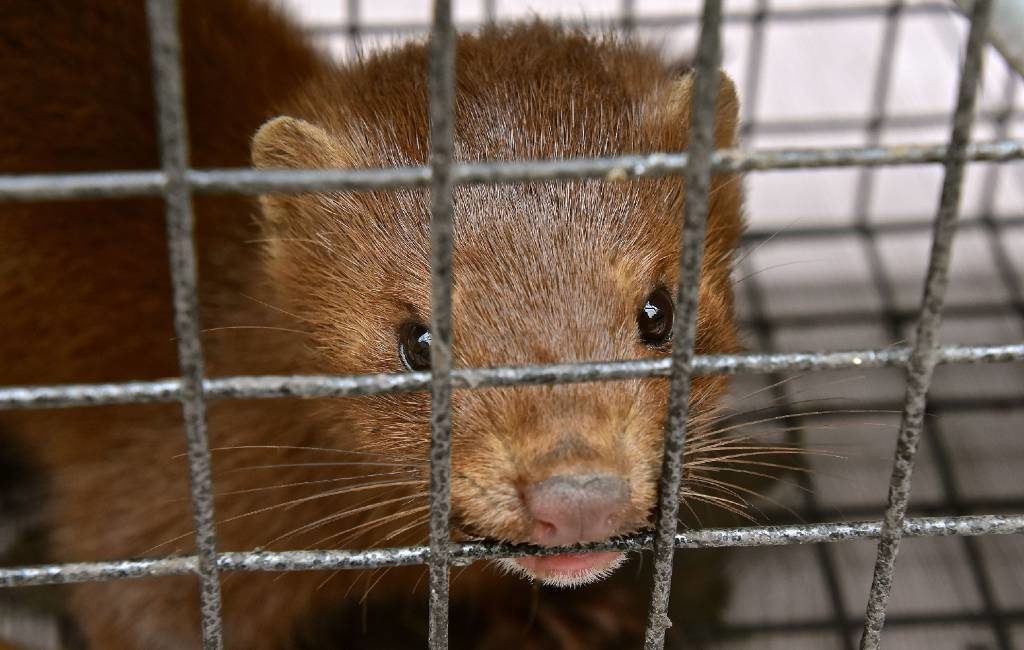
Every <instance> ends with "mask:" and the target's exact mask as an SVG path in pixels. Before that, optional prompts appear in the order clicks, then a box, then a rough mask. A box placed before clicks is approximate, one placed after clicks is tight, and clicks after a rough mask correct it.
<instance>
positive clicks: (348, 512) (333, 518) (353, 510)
mask: <svg viewBox="0 0 1024 650" xmlns="http://www.w3.org/2000/svg"><path fill="white" fill-rule="evenodd" d="M420 483H421V484H422V481H421V482H420ZM422 496H423V495H422V494H414V495H412V496H409V495H407V494H406V495H402V496H400V497H395V498H393V499H385V500H384V501H376V500H373V499H370V500H373V501H374V502H373V503H370V504H368V505H360V506H359V507H356V508H350V509H348V510H343V511H342V512H336V513H334V514H331V515H327V516H325V517H321V518H320V519H317V520H316V521H312V522H310V523H308V524H303V525H302V526H299V527H298V528H295V529H294V530H292V531H290V532H288V533H285V534H283V535H279V536H278V537H275V538H274V539H272V540H270V541H269V542H267V546H269V545H271V544H276V543H277V542H280V541H281V540H284V539H287V538H289V537H292V536H294V535H299V534H301V533H305V532H307V531H310V530H314V529H316V528H319V527H320V526H323V525H325V524H329V523H331V522H333V521H338V520H339V519H344V518H345V517H351V516H352V515H356V514H359V513H360V512H366V511H368V510H373V509H375V508H379V507H380V506H385V505H388V504H391V503H398V502H399V501H403V502H405V503H408V502H409V501H412V500H413V499H415V498H417V497H422ZM363 503H365V502H363Z"/></svg>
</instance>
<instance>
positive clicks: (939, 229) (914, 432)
mask: <svg viewBox="0 0 1024 650" xmlns="http://www.w3.org/2000/svg"><path fill="white" fill-rule="evenodd" d="M991 9H992V2H991V0H975V3H974V5H973V6H972V8H971V17H970V21H971V29H970V34H969V35H968V39H967V52H966V55H965V56H964V65H963V72H962V74H961V78H960V89H959V93H958V98H957V105H956V113H955V115H954V118H953V131H952V135H951V136H950V142H949V150H948V152H947V156H946V162H945V168H946V173H945V177H944V179H943V183H942V193H941V195H940V199H939V210H938V214H937V215H936V218H935V230H934V235H933V239H932V250H931V255H930V258H929V263H928V274H927V277H926V280H925V288H924V296H923V298H922V301H921V315H920V319H919V321H918V325H917V338H916V340H915V341H914V347H913V350H912V352H911V357H910V361H909V362H908V364H907V390H906V396H905V400H904V410H903V417H902V420H901V422H900V430H899V435H898V437H897V441H896V453H895V458H894V460H893V469H892V477H891V479H890V482H889V497H888V506H887V508H886V512H885V518H884V520H883V522H882V534H881V539H880V540H879V542H878V556H877V558H876V561H875V570H874V576H873V577H872V580H871V591H870V594H869V596H868V604H867V611H866V614H865V618H864V630H863V634H862V635H861V640H860V647H861V648H862V650H869V649H875V648H878V647H879V642H880V639H881V633H882V626H883V625H884V624H885V608H886V605H887V604H888V600H889V594H890V592H891V590H892V581H893V571H894V568H895V561H896V553H897V552H898V550H899V543H900V539H901V538H902V536H903V535H902V533H903V521H904V519H905V517H906V512H907V502H908V501H909V499H910V486H911V475H912V472H913V467H914V456H915V454H916V453H917V445H918V442H920V438H921V428H922V424H923V420H924V410H925V403H926V398H927V393H928V386H929V384H930V383H931V378H932V373H933V372H934V370H935V362H936V359H937V351H938V341H937V339H938V329H939V323H940V321H941V319H942V305H943V299H944V297H945V290H946V285H947V283H948V279H949V266H950V260H951V253H952V244H953V236H954V235H955V234H956V220H957V213H958V210H959V203H960V192H961V186H962V182H963V176H964V168H965V164H966V155H965V152H966V149H967V144H968V142H969V140H970V132H971V124H972V122H973V119H974V105H975V100H976V98H977V90H978V77H979V74H980V70H981V60H982V54H983V53H984V49H983V48H984V44H985V34H986V32H987V30H988V23H989V18H990V15H991Z"/></svg>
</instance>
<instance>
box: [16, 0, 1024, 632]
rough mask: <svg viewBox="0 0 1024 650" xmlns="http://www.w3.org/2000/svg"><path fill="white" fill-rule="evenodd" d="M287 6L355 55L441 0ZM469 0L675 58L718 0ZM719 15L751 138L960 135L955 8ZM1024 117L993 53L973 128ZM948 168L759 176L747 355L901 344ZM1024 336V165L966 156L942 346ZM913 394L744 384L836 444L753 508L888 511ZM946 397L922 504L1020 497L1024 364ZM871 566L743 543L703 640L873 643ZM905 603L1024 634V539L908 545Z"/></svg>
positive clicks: (490, 15) (926, 612)
mask: <svg viewBox="0 0 1024 650" xmlns="http://www.w3.org/2000/svg"><path fill="white" fill-rule="evenodd" d="M277 1H278V2H280V3H281V4H283V5H284V6H286V7H288V8H289V9H290V10H291V11H293V12H294V13H295V15H296V16H298V17H299V18H300V19H301V21H302V22H303V23H304V24H305V25H307V26H308V28H309V30H310V31H311V33H313V34H314V35H315V36H316V38H317V39H318V40H319V41H320V42H322V44H323V46H324V47H325V48H329V49H330V51H331V52H332V53H333V54H334V55H336V56H337V57H339V58H341V59H345V58H348V57H352V56H359V55H365V54H367V53H370V52H372V51H373V50H374V49H377V48H381V47H387V46H389V45H392V44H395V43H399V42H402V41H404V40H406V39H410V38H423V37H424V36H425V32H426V29H427V26H428V24H429V21H430V2H429V1H428V0H402V1H394V2H389V1H384V0H376V1H374V2H360V1H358V0H347V1H346V0H277ZM454 4H455V7H456V16H457V20H458V22H459V25H460V27H462V28H465V29H473V28H475V27H478V26H480V25H482V24H484V23H487V22H490V21H494V22H499V23H500V22H505V21H515V20H523V19H529V18H531V17H533V16H539V17H543V18H548V19H558V20H561V21H565V22H566V23H571V24H574V25H580V26H585V27H587V28H593V29H609V28H611V29H617V30H623V31H626V32H630V33H633V34H635V35H636V36H637V37H638V38H640V39H642V40H644V41H645V42H649V43H652V44H654V45H656V46H657V47H659V48H661V49H662V50H663V51H664V52H665V56H666V59H670V60H676V59H679V58H681V57H686V56H687V55H688V54H689V53H690V52H691V51H692V50H693V49H694V48H695V46H696V29H697V21H698V16H699V10H700V3H699V2H696V1H692V0H690V1H686V0H684V1H669V0H632V1H630V0H588V1H587V2H582V1H581V0H576V1H575V2H573V1H568V0H544V1H543V2H528V1H525V0H490V1H488V0H457V1H456V2H455V3H454ZM725 7H726V14H725V28H724V32H723V37H724V40H723V48H724V50H723V66H724V68H725V69H726V70H727V71H728V72H729V74H730V75H731V76H732V78H733V79H734V80H735V81H736V83H737V87H738V89H739V91H740V98H741V103H742V105H743V109H742V115H743V126H742V143H741V146H742V147H744V148H777V147H786V148H791V147H831V146H857V147H860V146H871V145H879V144H881V145H895V144H940V143H945V142H946V140H947V139H948V136H949V130H950V121H951V114H952V110H953V106H954V102H955V95H956V84H957V81H958V73H959V65H960V63H961V58H962V50H963V46H964V41H965V37H966V21H965V20H964V18H963V16H962V15H961V13H960V12H959V11H958V10H957V9H956V7H955V6H954V5H953V4H952V2H947V1H929V0H915V1H907V2H899V1H897V2H892V1H889V2H882V1H879V0H773V1H768V0H726V2H725ZM1022 109H1024V88H1022V82H1021V79H1020V78H1019V77H1016V76H1014V74H1013V73H1012V72H1011V71H1010V70H1009V69H1008V67H1007V66H1006V64H1005V63H1004V61H1003V59H1002V58H1001V57H1000V56H999V55H998V53H996V52H995V51H994V50H993V49H992V48H989V51H988V52H987V55H986V63H985V68H984V76H983V81H982V92H981V95H980V102H979V110H978V119H977V121H976V125H975V129H974V137H975V139H978V140H994V139H1001V138H1007V137H1013V138H1022V137H1024V110H1022ZM941 180H942V169H941V167H940V166H939V165H921V166H901V167H888V168H875V169H856V168H847V169H824V170H791V171H790V170H787V171H773V172H756V173H751V174H749V175H748V176H747V177H746V180H745V184H746V189H747V220H748V231H747V234H746V238H745V241H744V252H743V254H742V255H741V258H742V262H741V264H739V266H738V268H737V270H736V281H737V294H738V298H739V306H740V313H741V317H742V322H743V327H744V337H745V342H746V345H747V346H748V348H749V349H752V350H764V351H769V350H778V351H803V350H844V349H862V348H884V347H887V346H890V345H894V344H899V343H906V342H907V340H908V338H909V337H911V336H912V334H913V324H914V317H915V315H916V310H917V308H918V303H919V301H920V295H921V290H922V287H921V284H922V278H923V277H924V273H925V270H926V264H927V255H928V250H929V243H930V234H931V233H930V225H931V221H932V219H933V218H934V215H935V211H936V208H937V205H938V197H939V186H940V183H941ZM1022 340H1024V162H1021V161H1016V162H1011V163H1002V164H982V163H975V164H971V165H970V166H969V169H968V173H967V178H966V185H965V188H964V195H963V201H962V210H961V226H960V232H959V234H958V237H957V243H956V247H955V251H954V257H953V271H952V279H951V285H950V288H949V291H948V294H947V308H946V311H945V317H944V322H943V328H942V342H943V343H959V344H975V343H977V344H981V343H986V344H989V343H1013V342H1021V341H1022ZM902 398H903V378H902V372H900V371H899V370H895V369H879V370H866V371H835V372H818V373H813V374H806V375H799V376H790V375H779V376H758V377H740V378H738V380H737V381H736V382H735V387H734V389H733V396H732V398H731V399H730V402H729V408H731V409H733V410H734V411H735V412H736V414H737V415H736V417H737V418H740V419H745V420H748V421H749V420H751V419H766V418H778V419H775V420H772V421H769V422H766V423H763V424H762V425H759V426H761V427H762V428H763V429H765V428H766V429H769V430H772V429H774V431H766V432H765V433H766V435H767V434H772V435H775V436H777V438H778V439H781V440H790V441H793V440H796V439H799V440H802V443H803V444H805V445H806V446H807V447H808V448H812V449H820V450H826V451H828V452H830V455H821V456H811V457H809V459H808V461H807V462H808V463H809V469H810V470H811V471H810V472H809V473H807V474H806V475H801V476H794V477H791V478H790V480H788V481H787V483H786V484H785V485H783V486H782V487H781V488H780V489H778V490H777V491H775V492H773V493H771V494H770V495H769V497H770V498H767V499H764V500H762V501H759V502H757V503H755V504H754V505H755V510H754V511H755V520H756V521H757V522H758V523H768V522H770V523H789V522H813V521H825V520H851V519H878V518H879V517H880V516H881V514H882V512H883V509H884V504H885V495H886V490H887V486H888V478H889V472H890V466H891V460H892V453H893V448H894V444H895V436H896V428H897V425H898V421H899V409H900V407H901V404H902ZM929 412H930V415H929V417H928V418H927V422H926V427H925V437H924V440H923V443H922V447H921V450H920V452H919V454H918V463H917V468H916V470H915V479H914V490H913V496H912V501H911V508H910V513H911V514H912V515H960V514H970V513H978V514H990V513H1001V512H1015V513H1020V512H1024V479H1022V478H1021V475H1022V473H1024V364H1019V363H1018V364H988V365H978V366H940V367H939V369H938V371H937V372H936V376H935V382H934V386H933V390H932V393H931V400H930V409H929ZM793 429H797V430H793ZM0 533H2V527H0ZM0 542H2V540H0ZM682 553H700V552H699V551H682ZM874 559H875V543H874V542H854V543H843V544H834V545H822V546H794V547H780V548H759V549H743V550H737V551H733V552H732V553H731V559H730V561H729V563H728V577H729V581H730V586H731V597H730V600H729V605H728V609H727V612H726V617H725V621H726V623H725V625H724V627H721V628H717V627H716V628H715V629H709V630H707V631H706V632H705V633H704V634H705V642H706V647H708V648H720V649H723V650H725V649H730V650H731V649H740V648H758V649H773V648H787V649H789V648H794V649H801V648H807V649H811V648H813V649H826V650H827V649H833V648H835V649H842V650H848V649H852V648H854V647H856V644H857V639H858V638H859V632H860V625H861V620H862V616H863V612H864V609H865V604H866V600H867V593H868V586H869V584H870V581H871V570H872V566H873V563H874ZM677 579H678V580H686V576H685V575H680V576H677ZM4 606H5V605H4V603H3V601H0V638H2V636H3V633H4V630H5V629H6V630H7V633H8V634H9V635H12V636H13V635H14V634H15V633H16V632H17V633H18V634H19V635H21V634H25V633H26V632H25V630H26V629H28V628H31V632H32V634H33V635H34V636H35V637H36V638H38V639H45V638H47V634H49V632H48V631H47V630H48V629H49V627H52V623H51V622H49V621H47V620H45V619H42V620H35V619H33V618H31V617H25V616H17V617H12V616H6V617H5V616H4V615H3V612H2V609H3V607H4ZM888 611H889V615H888V618H887V627H886V632H885V636H884V640H885V645H886V647H890V648H906V649H914V648H928V649H946V648H949V649H963V650H968V649H970V650H983V649H998V650H1010V649H1012V648H1024V538H1022V537H1020V536H1016V537H1013V536H1007V537H989V538H932V539H908V540H905V541H904V543H903V545H902V549H901V552H900V555H899V558H898V560H897V573H896V581H895V587H894V591H893V594H892V599H891V604H890V605H889V609H888ZM5 626H6V628H5ZM17 626H20V631H19V630H14V627H17ZM40 643H41V644H45V643H46V641H45V640H44V641H40ZM0 646H2V643H0ZM40 647H47V646H45V645H41V646H40Z"/></svg>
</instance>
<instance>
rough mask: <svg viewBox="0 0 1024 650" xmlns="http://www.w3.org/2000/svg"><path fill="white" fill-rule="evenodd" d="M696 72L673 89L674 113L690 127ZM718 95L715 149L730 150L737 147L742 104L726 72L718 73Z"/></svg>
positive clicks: (677, 83)
mask: <svg viewBox="0 0 1024 650" xmlns="http://www.w3.org/2000/svg"><path fill="white" fill-rule="evenodd" d="M696 76H697V74H696V72H694V71H693V70H690V71H689V72H687V73H685V74H684V75H683V76H682V77H680V78H679V79H678V80H677V81H676V82H675V85H674V87H673V88H672V96H671V103H672V108H673V112H675V113H676V115H678V116H680V117H682V118H683V119H685V121H684V122H683V124H685V125H686V126H687V127H689V124H690V109H691V107H692V106H693V84H694V81H695V79H696ZM717 86H718V95H717V97H716V99H715V148H716V149H730V148H732V147H734V146H736V132H737V125H738V124H739V112H740V102H739V99H738V98H737V96H736V84H734V83H733V81H732V79H730V78H729V75H727V74H726V73H725V71H724V70H719V71H718V84H717Z"/></svg>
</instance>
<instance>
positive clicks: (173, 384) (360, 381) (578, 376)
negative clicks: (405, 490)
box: [0, 343, 1024, 410]
mask: <svg viewBox="0 0 1024 650" xmlns="http://www.w3.org/2000/svg"><path fill="white" fill-rule="evenodd" d="M909 359H910V348H908V347H905V346H893V347H890V348H885V349H882V350H850V351H839V352H773V353H763V352H747V353H742V354H709V355H697V356H695V357H694V359H693V374H694V375H712V374H724V375H736V374H765V373H772V372H783V371H809V370H841V369H844V368H860V369H863V368H884V367H901V366H905V365H906V364H907V361H908V360H909ZM1007 361H1024V343H1010V344H1005V345H947V346H944V347H942V348H940V349H939V352H938V363H940V364H947V363H951V364H964V363H1000V362H1007ZM671 371H672V361H671V359H638V360H633V361H607V362H600V361H598V362H588V363H561V364H549V365H542V366H508V367H502V368H456V369H454V370H452V374H451V378H452V386H453V387H454V388H462V389H478V388H487V387H493V386H514V385H522V384H533V385H541V384H556V383H559V384H561V383H583V382H591V381H612V380H617V379H637V378H641V377H668V376H669V375H670V374H671ZM429 387H430V373H428V372H407V373H396V374H375V375H283V376H275V375H253V376H239V377H216V378H211V377H207V378H205V379H203V393H204V395H205V397H206V399H208V400H210V399H271V398H277V397H306V398H317V397H359V396H364V395H379V394H381V393H405V392H414V391H423V390H426V389H428V388H429ZM181 394H182V393H181V380H180V379H157V380H153V381H130V382H118V383H105V384H65V385H48V386H7V387H4V388H0V410H11V409H27V408H31V409H40V408H69V407H76V406H103V405H108V404H148V403H154V402H172V401H174V400H177V399H180V398H181Z"/></svg>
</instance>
